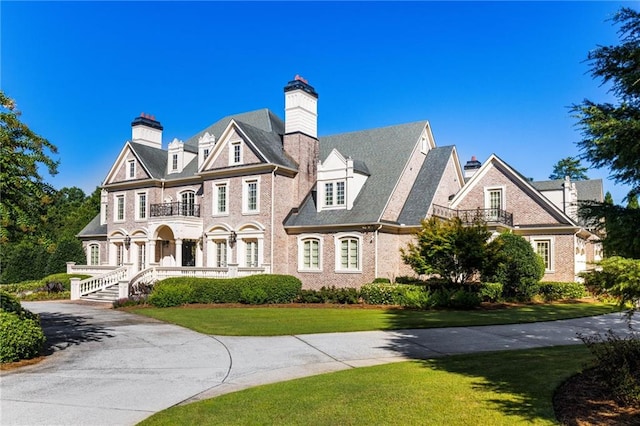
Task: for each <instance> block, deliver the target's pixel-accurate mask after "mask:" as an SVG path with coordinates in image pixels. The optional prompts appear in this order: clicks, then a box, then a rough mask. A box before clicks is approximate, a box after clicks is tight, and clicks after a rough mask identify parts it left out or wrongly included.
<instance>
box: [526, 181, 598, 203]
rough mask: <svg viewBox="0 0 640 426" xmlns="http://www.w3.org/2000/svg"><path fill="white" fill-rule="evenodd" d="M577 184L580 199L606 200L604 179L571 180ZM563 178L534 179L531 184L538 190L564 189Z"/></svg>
mask: <svg viewBox="0 0 640 426" xmlns="http://www.w3.org/2000/svg"><path fill="white" fill-rule="evenodd" d="M571 183H575V184H576V191H577V192H578V201H599V202H602V201H604V193H603V185H602V179H588V180H576V181H571ZM563 184H564V180H563V179H556V180H540V181H533V182H531V185H533V187H534V188H536V189H537V190H538V191H553V190H562V185H563Z"/></svg>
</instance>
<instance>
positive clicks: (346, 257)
mask: <svg viewBox="0 0 640 426" xmlns="http://www.w3.org/2000/svg"><path fill="white" fill-rule="evenodd" d="M358 246H359V242H358V240H357V239H356V238H343V239H341V240H340V269H344V270H349V269H358V268H359V263H358V249H359V247H358Z"/></svg>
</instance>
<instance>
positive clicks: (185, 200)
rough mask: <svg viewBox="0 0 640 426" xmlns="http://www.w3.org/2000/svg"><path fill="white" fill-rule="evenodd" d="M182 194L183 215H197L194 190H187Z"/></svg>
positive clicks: (181, 207)
mask: <svg viewBox="0 0 640 426" xmlns="http://www.w3.org/2000/svg"><path fill="white" fill-rule="evenodd" d="M180 196H181V200H182V202H181V204H180V212H181V213H182V216H196V214H195V210H196V193H195V192H194V191H185V192H183V193H182V194H180Z"/></svg>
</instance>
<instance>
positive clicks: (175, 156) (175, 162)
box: [171, 154, 178, 170]
mask: <svg viewBox="0 0 640 426" xmlns="http://www.w3.org/2000/svg"><path fill="white" fill-rule="evenodd" d="M171 170H178V154H173V155H172V156H171Z"/></svg>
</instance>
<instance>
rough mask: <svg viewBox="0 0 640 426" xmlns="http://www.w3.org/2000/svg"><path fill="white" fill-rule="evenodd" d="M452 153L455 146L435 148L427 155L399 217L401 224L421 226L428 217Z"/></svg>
mask: <svg viewBox="0 0 640 426" xmlns="http://www.w3.org/2000/svg"><path fill="white" fill-rule="evenodd" d="M452 153H453V146H443V147H438V148H434V149H432V150H431V151H429V152H428V153H427V158H426V159H425V161H424V163H423V164H422V167H421V168H420V171H419V172H418V176H417V177H416V180H415V181H414V183H413V187H412V188H411V192H410V193H409V197H407V201H406V202H405V204H404V207H403V208H402V211H401V212H400V215H399V216H398V222H399V223H404V224H405V225H419V224H420V221H421V220H422V219H424V218H425V217H426V216H427V213H428V212H429V207H431V203H432V202H433V197H434V195H435V193H436V190H437V189H438V185H439V183H440V180H441V179H442V174H443V173H444V171H445V169H446V167H447V163H448V162H449V158H451V154H452Z"/></svg>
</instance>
